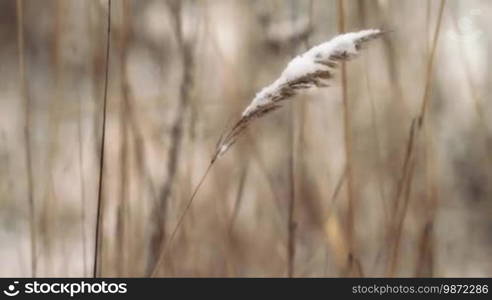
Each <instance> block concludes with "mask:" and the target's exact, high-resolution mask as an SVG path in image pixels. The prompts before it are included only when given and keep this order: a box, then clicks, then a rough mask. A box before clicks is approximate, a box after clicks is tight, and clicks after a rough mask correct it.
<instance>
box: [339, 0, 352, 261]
mask: <svg viewBox="0 0 492 300" xmlns="http://www.w3.org/2000/svg"><path fill="white" fill-rule="evenodd" d="M345 30H346V25H345V1H344V0H338V31H339V33H344V32H345ZM340 69H341V72H340V78H341V89H342V101H343V128H344V143H345V159H346V168H347V171H346V172H347V189H346V191H347V241H348V245H349V256H351V255H354V253H353V252H354V209H355V208H354V179H353V173H352V172H353V170H352V168H353V158H352V112H351V107H350V100H349V98H348V80H347V69H346V65H345V62H342V63H341V68H340Z"/></svg>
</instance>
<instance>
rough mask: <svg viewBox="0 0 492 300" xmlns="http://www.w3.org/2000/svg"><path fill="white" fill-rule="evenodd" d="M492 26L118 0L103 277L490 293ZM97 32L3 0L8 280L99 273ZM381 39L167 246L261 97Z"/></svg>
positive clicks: (0, 265) (255, 132) (244, 163)
mask: <svg viewBox="0 0 492 300" xmlns="http://www.w3.org/2000/svg"><path fill="white" fill-rule="evenodd" d="M441 3H445V5H444V6H443V7H442V9H441ZM18 4H22V5H21V6H22V7H21V8H19V6H18ZM342 6H343V10H341V9H340V8H341V7H342ZM491 9H492V7H491V4H490V3H489V2H488V1H485V0H480V1H479V0H473V1H466V2H465V1H457V0H448V1H423V0H422V1H410V0H400V1H384V0H379V1H368V0H358V1H357V0H340V1H338V0H333V1H320V0H305V1H294V0H292V1H277V0H271V1H239V0H236V1H225V0H203V1H199V0H195V1H192V0H185V1H164V0H143V1H135V0H113V1H112V10H111V19H112V22H111V48H110V49H111V50H110V63H109V67H110V69H109V80H108V102H107V105H108V107H107V108H108V110H107V124H106V149H105V156H104V158H105V164H104V172H103V176H104V181H103V183H104V185H103V189H102V192H103V193H102V199H103V203H104V205H103V210H102V220H103V222H102V228H101V253H100V254H101V256H100V257H101V264H100V271H101V274H102V275H103V276H148V275H150V273H151V271H152V268H153V266H155V264H156V261H157V259H158V256H159V254H160V253H162V251H163V249H164V248H166V247H167V248H166V249H168V251H169V253H168V254H167V259H165V260H164V263H163V264H162V266H161V267H160V268H159V270H158V272H157V275H159V276H287V275H292V276H300V277H311V276H492V263H491V260H490V253H491V251H492V239H491V236H492V235H491V233H492V218H491V215H492V188H491V184H490V183H491V182H492V159H491V157H492V119H491V118H490V117H489V116H490V115H491V113H492V104H491V101H490V99H489V96H488V93H489V89H490V83H491V77H490V73H489V72H490V71H489V70H490V69H491V68H490V66H491V63H492V56H491V54H490V53H492V52H491V51H489V48H490V45H491V44H490V43H491V40H490V37H491V33H492V32H491V29H490V26H488V25H487V24H488V23H489V21H488V19H487V17H486V16H487V15H489V14H490V12H491V11H492V10H491ZM441 12H442V23H441V24H439V22H438V20H439V15H440V13H441ZM107 13H108V12H107V1H105V0H104V1H103V0H100V1H62V0H58V1H56V0H44V1H36V0H20V1H17V2H16V1H13V0H0V42H1V45H2V46H1V47H0V77H1V78H0V224H1V227H0V240H1V241H2V242H1V244H0V257H2V260H1V262H0V276H31V275H33V272H34V273H35V274H34V275H36V276H91V274H92V263H93V259H94V231H95V224H96V208H97V191H98V180H99V176H98V174H99V159H100V146H101V126H102V117H103V110H102V107H103V103H102V100H103V91H104V82H105V80H104V78H105V61H106V59H105V51H106V21H107ZM341 16H343V18H341ZM20 21H22V22H21V23H20ZM19 25H22V26H19ZM372 27H380V28H384V29H387V30H390V31H391V33H390V34H388V35H387V36H386V37H385V39H384V40H382V41H379V42H377V43H374V45H371V47H368V49H367V51H365V52H364V53H363V54H362V56H361V57H360V58H358V59H357V60H355V61H353V62H350V63H348V64H347V65H346V72H345V73H346V76H340V75H341V74H340V73H339V76H338V77H339V78H340V79H339V80H338V81H337V84H336V85H334V86H332V87H330V88H327V89H322V90H313V91H312V92H308V93H305V94H303V95H300V96H298V97H297V98H296V99H295V101H293V102H292V104H291V105H288V106H287V107H285V108H284V109H282V110H279V111H278V112H276V113H274V114H272V115H271V116H268V117H267V118H264V119H261V120H259V121H258V122H256V123H255V124H253V125H252V126H251V128H249V130H248V132H247V134H246V135H245V136H243V137H242V138H241V139H240V140H239V141H238V143H237V144H236V145H235V146H234V147H233V148H232V149H231V150H230V151H229V152H228V153H227V155H225V156H224V157H223V158H222V159H221V160H219V161H218V162H217V164H216V165H215V167H214V169H212V170H211V173H210V175H209V177H208V178H207V180H206V181H205V183H204V185H203V187H202V189H201V190H200V192H199V194H198V197H197V198H196V200H195V202H194V203H193V205H192V206H191V208H190V211H189V213H188V214H187V215H186V217H185V218H184V222H183V226H182V227H180V229H179V230H178V231H177V234H176V238H175V239H174V241H173V243H172V244H167V243H168V242H169V235H170V234H171V231H172V230H173V228H175V226H176V223H177V222H178V218H179V217H180V216H181V213H182V212H183V209H184V207H185V205H186V203H187V201H188V199H189V197H190V195H191V193H192V191H193V189H194V187H195V186H196V184H197V183H198V181H199V179H200V177H201V176H202V174H203V173H204V172H205V169H206V167H207V166H208V163H209V160H210V158H211V155H212V154H213V151H214V147H215V143H216V141H217V139H218V137H219V136H220V134H221V132H222V131H223V129H224V127H226V126H227V125H228V124H230V122H231V121H232V120H234V119H236V117H237V116H238V115H239V114H240V112H241V111H242V110H243V109H244V107H245V106H246V105H247V104H248V103H249V101H250V100H251V99H252V98H253V97H254V94H255V92H257V91H258V90H259V89H260V88H261V87H263V86H266V85H267V84H269V83H271V81H272V80H274V79H275V78H276V77H277V76H278V74H279V73H280V72H281V71H282V69H283V68H284V66H285V64H286V63H287V62H288V61H289V60H290V59H291V58H292V57H293V55H295V54H297V53H300V52H303V51H305V50H306V49H307V47H309V46H312V45H315V44H318V43H320V42H323V41H326V40H328V39H329V38H331V37H332V36H334V35H336V34H337V32H339V31H355V30H359V29H363V28H372ZM19 29H22V30H19ZM436 34H438V35H439V39H435V37H436ZM21 41H22V42H21ZM20 42H21V43H20ZM434 42H436V44H435V45H436V47H435V52H434V51H433V48H434V47H433V45H434ZM433 52H434V53H433ZM431 57H433V59H431ZM430 66H431V68H430ZM344 77H346V79H345V80H344V79H343V78H344ZM23 78H24V79H23ZM344 91H345V92H344ZM344 99H345V100H344ZM425 99H427V100H425ZM423 103H426V104H425V105H423ZM424 111H425V114H424V113H423V112H424ZM419 117H422V118H419ZM412 128H413V129H412ZM346 146H348V147H346ZM347 150H348V151H347ZM347 154H348V155H347ZM346 157H349V160H348V161H347V159H346ZM347 166H349V167H348V168H347ZM33 241H34V243H33Z"/></svg>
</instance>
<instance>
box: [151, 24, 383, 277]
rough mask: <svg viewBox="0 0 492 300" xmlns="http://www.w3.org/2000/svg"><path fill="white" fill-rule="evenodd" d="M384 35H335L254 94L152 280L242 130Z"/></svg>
mask: <svg viewBox="0 0 492 300" xmlns="http://www.w3.org/2000/svg"><path fill="white" fill-rule="evenodd" d="M383 33H384V32H383V31H381V30H379V29H367V30H362V31H359V32H351V33H346V34H341V35H338V36H336V37H335V38H333V39H332V40H330V41H327V42H324V43H322V44H320V45H318V46H315V47H312V48H311V49H309V50H308V51H307V52H305V53H303V54H301V55H298V56H297V57H295V58H294V59H293V60H292V61H290V62H289V63H288V65H287V67H286V68H285V69H284V71H283V72H282V73H281V74H280V77H279V78H277V79H276V80H275V81H274V82H273V83H272V84H270V85H268V86H267V87H265V88H263V89H262V90H261V91H260V92H259V93H257V94H256V96H255V97H254V99H253V100H252V102H251V103H250V104H249V105H248V106H247V107H246V108H245V109H244V111H243V113H242V114H241V117H240V118H239V120H238V121H237V122H236V123H235V124H234V126H232V128H231V129H229V130H227V131H226V132H225V134H223V135H222V137H221V138H220V139H219V141H218V143H217V146H216V149H215V152H214V154H213V156H212V159H211V161H210V164H209V166H208V168H207V170H206V171H205V174H204V175H203V177H202V178H201V179H200V181H199V183H198V185H197V187H196V188H195V190H194V191H193V193H192V195H191V197H190V199H189V201H188V203H187V204H186V206H185V208H184V211H183V213H182V214H181V216H180V218H179V219H178V223H177V224H176V226H175V227H174V230H173V231H172V233H171V236H170V237H169V241H168V242H167V243H166V244H165V248H164V249H162V252H161V254H160V256H159V259H158V260H157V263H156V265H155V267H154V269H153V271H152V272H151V276H156V275H157V272H158V271H159V269H160V266H161V265H162V263H163V261H164V259H165V256H166V254H167V251H168V250H169V247H170V245H171V244H172V242H173V240H174V238H175V236H176V234H177V232H178V230H179V228H180V226H181V224H182V223H183V221H184V218H185V216H186V213H187V212H188V210H189V208H190V207H191V204H192V202H193V200H194V198H195V197H196V195H197V193H198V191H199V189H200V187H201V185H202V184H203V182H204V180H205V178H206V177H207V175H208V173H209V171H210V169H211V167H212V166H213V165H214V163H215V162H216V161H217V159H218V158H219V157H221V156H222V155H224V154H225V153H226V152H227V151H228V150H229V149H230V147H231V146H232V145H233V144H234V143H235V142H236V141H237V139H238V137H239V136H240V135H241V134H242V133H244V131H245V129H246V128H247V127H248V126H249V125H250V124H251V123H252V122H253V121H254V120H256V119H258V118H260V117H263V116H265V115H267V114H269V113H271V112H273V111H275V110H277V109H279V108H280V107H282V104H283V102H284V101H286V100H290V99H293V97H294V96H296V95H298V94H299V93H300V92H302V91H305V90H307V89H311V88H324V87H328V86H329V85H330V83H331V80H332V79H333V77H334V76H335V70H336V68H337V66H338V65H339V64H340V63H341V62H345V61H349V60H351V59H354V58H356V57H357V56H358V55H359V53H360V50H361V49H362V48H363V46H364V45H365V44H367V43H368V42H369V41H371V40H374V39H376V38H379V37H381V36H382V35H383Z"/></svg>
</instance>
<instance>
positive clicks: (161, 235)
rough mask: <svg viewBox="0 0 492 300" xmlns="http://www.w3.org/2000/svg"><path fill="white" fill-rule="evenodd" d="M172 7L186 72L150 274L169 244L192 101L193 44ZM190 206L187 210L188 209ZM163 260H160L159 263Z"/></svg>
mask: <svg viewBox="0 0 492 300" xmlns="http://www.w3.org/2000/svg"><path fill="white" fill-rule="evenodd" d="M168 5H169V8H170V10H171V15H172V22H173V27H174V35H175V37H176V41H177V46H178V52H179V53H180V55H181V57H180V59H181V65H182V68H183V75H182V78H181V85H180V91H179V102H178V111H177V116H176V119H175V120H174V123H173V125H172V130H171V149H170V150H169V152H168V158H167V176H168V178H167V180H166V182H165V183H164V185H163V187H162V190H161V193H160V196H159V199H158V201H159V202H158V203H157V207H156V208H155V209H154V210H153V212H154V216H153V219H154V220H155V226H156V227H155V229H154V232H153V233H152V237H151V247H150V251H151V253H150V255H149V261H148V264H147V270H148V274H150V275H153V274H154V272H155V271H156V269H155V268H156V265H157V263H158V262H159V261H160V257H159V256H160V255H161V253H162V252H163V251H164V248H165V247H166V245H165V243H166V230H165V221H166V215H167V214H166V211H167V206H168V202H169V198H170V196H171V193H172V188H173V186H174V181H175V179H176V176H177V173H178V162H179V159H180V154H181V142H182V139H183V132H184V130H183V127H184V121H185V114H186V111H187V109H188V106H189V102H190V92H191V88H192V85H193V82H192V81H193V53H192V47H191V45H192V43H189V42H186V41H185V40H184V37H183V32H182V27H183V26H182V25H183V24H182V19H181V12H182V3H181V2H180V1H169V2H168ZM186 210H187V209H185V211H186ZM159 263H160V262H159Z"/></svg>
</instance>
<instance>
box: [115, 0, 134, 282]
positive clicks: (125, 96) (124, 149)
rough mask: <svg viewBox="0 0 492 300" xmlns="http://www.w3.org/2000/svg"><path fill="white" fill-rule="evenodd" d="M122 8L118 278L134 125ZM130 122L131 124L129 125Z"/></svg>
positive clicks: (123, 259) (122, 269)
mask: <svg viewBox="0 0 492 300" xmlns="http://www.w3.org/2000/svg"><path fill="white" fill-rule="evenodd" d="M121 8H122V25H121V41H120V49H121V50H120V68H121V76H120V78H121V89H122V91H121V94H122V97H121V100H122V101H121V103H120V120H119V123H120V124H119V125H120V135H121V145H120V147H121V148H120V167H121V169H120V176H121V177H120V197H119V203H118V208H117V220H116V233H117V234H116V244H117V247H118V249H119V251H118V254H117V274H118V276H122V277H125V276H127V275H126V272H127V264H128V261H127V260H128V255H127V253H128V247H129V245H128V244H127V234H128V230H127V228H128V227H129V225H128V224H127V222H128V191H129V187H128V185H129V182H128V177H129V174H128V173H129V169H128V166H129V151H128V134H129V130H128V129H129V126H130V125H131V124H132V122H131V121H129V120H132V118H131V117H130V116H129V110H130V106H131V105H130V86H129V83H128V74H127V67H126V63H127V57H128V41H129V34H130V33H129V24H130V23H131V21H130V7H129V2H128V0H123V1H122V2H121ZM128 121H129V122H130V124H128Z"/></svg>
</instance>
